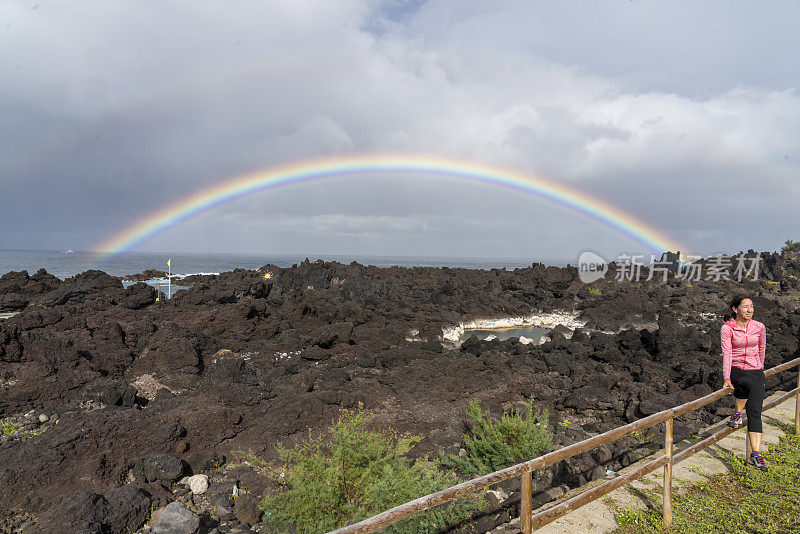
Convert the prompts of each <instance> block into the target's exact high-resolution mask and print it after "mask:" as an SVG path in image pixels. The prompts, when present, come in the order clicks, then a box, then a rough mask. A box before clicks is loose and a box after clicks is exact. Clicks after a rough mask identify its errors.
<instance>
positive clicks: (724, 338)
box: [720, 318, 767, 380]
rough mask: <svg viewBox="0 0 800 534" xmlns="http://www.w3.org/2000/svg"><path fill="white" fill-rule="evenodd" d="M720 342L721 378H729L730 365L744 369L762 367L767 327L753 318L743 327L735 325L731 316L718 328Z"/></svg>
mask: <svg viewBox="0 0 800 534" xmlns="http://www.w3.org/2000/svg"><path fill="white" fill-rule="evenodd" d="M720 341H721V343H722V378H723V379H724V380H730V379H731V366H732V365H733V366H736V367H739V368H740V369H744V370H745V371H752V370H756V369H763V368H764V356H765V354H766V352H767V327H766V326H764V323H759V322H758V321H756V320H755V319H750V320H749V321H748V322H747V326H746V327H745V328H739V327H738V326H736V320H735V319H733V318H731V319H728V320H727V321H725V322H724V323H723V324H722V328H721V329H720Z"/></svg>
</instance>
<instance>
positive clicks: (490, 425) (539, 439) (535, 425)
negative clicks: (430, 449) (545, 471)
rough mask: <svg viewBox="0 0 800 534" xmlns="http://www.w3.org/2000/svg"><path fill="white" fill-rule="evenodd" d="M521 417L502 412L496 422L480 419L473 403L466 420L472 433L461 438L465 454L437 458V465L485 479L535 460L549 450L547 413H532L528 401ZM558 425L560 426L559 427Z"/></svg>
mask: <svg viewBox="0 0 800 534" xmlns="http://www.w3.org/2000/svg"><path fill="white" fill-rule="evenodd" d="M527 404H528V406H527V409H526V413H525V415H524V416H523V415H520V414H518V413H514V412H504V413H503V415H502V416H501V417H500V418H499V419H492V415H491V413H489V411H488V410H487V411H486V414H485V415H484V413H483V411H482V410H481V407H480V405H478V403H477V402H474V401H473V402H471V403H470V404H469V409H468V410H467V416H468V417H469V419H470V421H471V423H472V430H471V431H470V432H469V433H468V434H465V435H464V449H465V450H466V452H467V454H466V455H464V456H463V457H459V456H458V455H455V454H450V455H440V456H439V460H438V462H439V464H440V465H441V466H443V467H445V468H448V469H449V468H452V469H457V470H458V471H459V472H460V473H462V474H463V475H465V476H467V477H474V476H477V475H485V474H487V473H491V472H493V471H497V470H498V469H503V468H504V467H508V466H510V465H514V464H515V463H519V462H521V461H523V460H530V459H531V458H536V457H537V456H539V455H541V454H542V453H544V452H548V451H550V450H551V449H552V448H553V434H552V433H551V432H550V431H549V430H548V428H547V419H548V417H549V413H548V411H547V410H536V411H535V412H534V410H533V399H532V398H531V399H530V400H528V403H527ZM559 424H561V423H559Z"/></svg>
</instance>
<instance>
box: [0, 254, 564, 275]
mask: <svg viewBox="0 0 800 534" xmlns="http://www.w3.org/2000/svg"><path fill="white" fill-rule="evenodd" d="M167 259H171V260H172V261H171V268H172V273H173V274H175V275H190V274H216V273H220V272H225V271H231V270H233V269H237V268H243V269H257V268H260V267H263V266H264V265H267V264H270V265H276V266H278V267H282V268H286V267H291V266H292V265H295V264H300V263H302V262H303V261H305V260H306V259H308V260H309V261H311V262H314V261H317V260H320V259H321V260H323V261H337V262H339V263H350V262H352V261H355V262H357V263H359V264H361V265H372V266H375V267H406V268H412V267H437V268H440V267H448V268H451V269H455V268H463V269H486V270H488V269H502V268H506V269H517V268H525V267H530V266H531V265H532V264H534V263H542V264H544V265H547V266H557V267H566V266H567V265H571V264H575V263H576V259H568V258H546V257H529V258H525V257H508V258H506V257H486V256H464V257H457V256H425V255H418V256H405V255H380V254H318V253H316V254H315V253H305V254H288V253H265V254H261V253H258V254H256V253H231V252H179V253H172V254H170V253H165V252H138V251H137V252H127V253H122V254H116V255H112V256H105V257H100V258H97V255H96V254H95V253H94V252H88V251H80V250H76V251H71V252H69V253H66V252H65V251H61V250H36V249H0V275H2V274H5V273H8V272H11V271H22V270H25V271H27V272H28V274H29V275H32V274H34V273H35V272H36V271H38V270H39V269H41V268H43V269H45V270H46V271H47V272H48V273H50V274H52V275H54V276H56V277H58V278H61V279H65V278H69V277H71V276H75V275H76V274H80V273H82V272H84V271H87V270H90V269H97V270H100V271H104V272H106V273H108V274H110V275H112V276H125V275H131V274H136V273H140V272H142V271H144V270H146V269H156V270H159V271H167Z"/></svg>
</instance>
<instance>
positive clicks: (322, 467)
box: [261, 407, 482, 533]
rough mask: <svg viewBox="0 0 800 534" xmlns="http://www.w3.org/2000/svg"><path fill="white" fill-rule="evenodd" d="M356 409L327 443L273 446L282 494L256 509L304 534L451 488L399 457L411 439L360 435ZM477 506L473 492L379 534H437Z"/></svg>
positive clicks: (450, 479)
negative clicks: (275, 449)
mask: <svg viewBox="0 0 800 534" xmlns="http://www.w3.org/2000/svg"><path fill="white" fill-rule="evenodd" d="M367 422H368V418H367V416H366V415H365V414H364V413H363V411H362V409H361V408H360V407H359V410H357V411H355V412H350V411H345V412H343V413H342V414H341V416H340V418H339V420H338V421H337V422H334V423H333V424H332V425H331V427H330V439H329V440H328V441H326V440H325V439H324V437H323V436H320V437H317V438H314V437H311V436H309V438H308V439H307V440H306V441H304V442H302V443H300V444H298V445H296V446H295V447H294V448H291V449H289V448H286V447H285V446H283V444H281V443H278V444H277V450H278V455H279V457H280V465H278V466H277V467H273V468H272V476H273V478H274V480H276V481H277V482H278V483H279V485H280V486H281V488H282V489H281V490H280V491H277V492H275V493H273V494H271V495H268V496H267V497H266V498H265V499H264V500H263V501H262V503H261V507H262V509H263V510H264V512H265V514H266V515H267V517H268V518H269V520H270V522H271V523H272V524H273V525H275V526H278V527H282V526H284V525H286V524H288V523H294V525H295V526H297V528H298V530H299V531H300V532H303V533H316V532H328V531H330V530H333V529H336V528H338V527H341V526H344V525H346V524H349V523H353V522H357V521H361V520H363V519H366V518H368V517H370V516H373V515H375V514H377V513H379V512H382V511H384V510H387V509H389V508H392V507H394V506H397V505H399V504H403V503H405V502H408V501H411V500H413V499H416V498H418V497H422V496H424V495H427V494H429V493H433V492H436V491H439V490H442V489H445V488H447V487H450V486H452V485H455V484H457V483H458V479H457V478H456V476H455V474H453V473H445V472H442V471H440V470H438V469H437V468H436V466H435V465H434V464H433V463H432V462H429V461H426V460H416V461H411V460H409V459H407V458H405V457H404V456H403V455H404V454H405V453H407V452H408V451H409V450H410V449H411V447H412V446H413V445H414V444H415V443H417V442H418V441H419V440H420V438H419V437H418V436H405V437H400V436H397V435H396V434H389V433H384V432H374V431H370V430H367V429H365V428H364V427H365V425H366V423H367ZM481 503H482V497H481V496H480V494H472V495H469V496H466V497H462V498H461V499H458V500H456V501H454V502H453V503H451V504H449V505H447V506H441V507H438V508H436V509H433V510H429V511H427V512H424V513H421V514H417V515H414V516H412V517H410V518H408V519H405V520H403V521H401V522H399V523H395V524H394V525H392V526H390V527H388V528H386V529H385V530H384V531H383V532H397V533H399V532H408V533H412V532H436V531H437V530H438V529H440V528H441V527H442V526H444V525H446V524H450V523H454V522H458V521H461V520H464V519H467V518H469V517H470V516H471V514H472V512H473V511H475V510H477V509H478V508H479V507H480V504H481Z"/></svg>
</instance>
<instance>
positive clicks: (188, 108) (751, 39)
mask: <svg viewBox="0 0 800 534" xmlns="http://www.w3.org/2000/svg"><path fill="white" fill-rule="evenodd" d="M40 4H41V7H40V8H39V9H36V10H31V8H30V6H29V5H28V4H27V3H24V2H15V3H12V2H6V3H4V4H2V5H1V6H0V21H3V22H4V23H5V28H2V27H0V67H2V69H3V71H4V72H6V73H13V76H5V77H4V78H3V79H2V81H0V94H2V95H4V96H0V106H9V107H13V108H14V109H15V110H18V111H17V115H18V116H17V115H14V120H13V121H8V122H6V123H5V125H3V124H0V140H3V142H4V145H5V146H6V147H13V150H12V149H10V148H9V149H8V150H9V155H10V156H11V157H10V158H6V159H5V161H6V163H5V165H6V169H7V170H6V172H2V171H3V165H4V164H3V163H0V176H4V177H3V178H0V179H2V180H7V181H8V182H12V181H13V182H15V183H16V184H17V185H16V187H17V188H18V189H19V190H20V191H24V190H25V187H24V186H23V185H20V184H24V183H26V182H30V183H34V182H35V181H38V182H45V183H48V181H49V182H50V183H52V184H53V186H52V192H53V195H54V198H53V201H52V204H53V205H54V206H57V204H58V203H57V202H56V201H55V200H56V199H58V200H59V201H61V200H62V199H63V198H64V196H70V195H73V196H74V203H71V206H72V207H73V209H77V210H80V211H81V212H82V213H86V214H87V218H89V219H90V218H91V214H92V213H95V214H96V216H97V217H98V218H102V223H101V225H100V226H102V227H107V228H109V229H114V228H121V227H124V226H126V225H127V224H129V223H130V222H131V221H130V220H128V219H123V218H122V217H121V215H118V216H117V217H118V218H115V215H114V214H115V213H117V214H126V217H129V216H130V215H128V214H130V213H134V214H135V213H141V214H142V215H144V214H145V213H146V212H147V210H148V209H150V208H151V207H153V206H154V205H158V202H157V203H155V204H154V202H153V198H154V197H153V195H152V194H150V193H148V194H147V195H142V197H144V198H146V199H147V201H146V202H144V201H142V199H140V198H137V197H136V195H135V194H131V193H130V188H131V185H130V183H129V181H130V180H138V182H137V183H138V184H139V187H141V188H143V189H147V190H148V191H151V190H152V191H156V192H157V195H156V196H155V198H156V199H158V200H159V202H163V203H169V202H171V201H174V200H177V199H179V198H181V197H182V196H183V195H185V194H187V193H188V192H189V191H193V190H196V189H198V188H202V187H205V186H208V185H210V184H213V183H216V182H218V181H220V180H222V179H224V178H225V177H230V176H234V175H237V174H241V173H245V172H248V171H252V170H254V169H260V168H265V167H268V166H270V165H275V164H279V163H284V162H287V161H293V160H299V159H303V158H308V157H319V156H321V155H333V154H347V153H361V152H371V151H402V152H420V153H424V154H432V155H443V156H451V157H456V158H463V159H467V160H475V161H479V162H485V163H489V164H497V165H500V166H502V167H513V168H517V169H519V170H521V171H523V172H530V173H535V174H543V175H545V176H549V177H551V178H552V179H554V180H556V181H563V182H567V183H569V184H571V185H572V186H574V187H579V188H583V189H585V190H586V191H588V192H590V193H591V194H595V195H598V196H600V197H602V198H604V199H605V200H607V201H608V202H610V203H612V204H616V205H618V206H620V207H621V208H622V209H624V210H628V211H630V212H632V213H634V214H636V215H638V216H639V217H640V218H642V219H645V220H647V221H649V222H650V223H651V224H653V225H654V226H657V227H659V228H663V229H664V231H665V232H666V233H668V234H670V235H672V236H673V237H675V238H676V239H679V240H684V241H686V242H689V243H691V245H692V246H693V247H695V249H696V250H709V251H711V250H713V251H719V250H720V249H721V248H724V247H725V246H726V245H725V243H726V242H727V240H729V239H731V237H730V232H729V231H728V229H727V227H726V226H724V225H723V224H722V222H721V221H724V220H727V219H726V217H727V216H728V214H729V213H730V211H731V209H735V210H748V214H749V217H748V219H747V223H746V224H744V227H743V228H740V229H739V230H738V232H737V236H740V238H741V239H746V240H750V241H752V245H751V246H753V247H755V248H759V247H760V248H771V247H775V246H779V244H780V243H782V242H783V240H784V239H786V238H787V237H791V236H787V235H784V233H785V232H786V231H787V227H786V226H777V225H775V224H772V221H773V220H774V217H775V215H776V214H780V215H782V216H783V217H784V218H785V219H787V220H792V221H795V222H796V215H795V214H796V210H795V209H794V206H795V205H796V203H797V200H798V197H799V196H800V190H798V188H800V185H798V183H797V180H796V176H797V175H798V171H800V163H798V162H799V161H800V146H799V145H800V141H798V139H800V97H798V92H797V91H798V89H797V86H798V83H800V82H799V80H800V75H798V72H799V71H798V68H800V67H798V65H800V58H798V57H797V50H798V37H797V35H796V32H795V31H794V29H792V25H791V24H790V23H789V22H788V21H790V20H792V16H793V14H794V13H795V12H796V11H797V9H798V8H797V4H796V3H790V2H782V3H776V4H773V7H772V9H770V10H768V11H765V10H762V9H760V8H759V9H758V11H757V14H755V13H754V12H753V10H755V9H756V7H751V6H749V5H746V4H742V3H740V4H728V3H724V4H722V3H719V2H717V3H714V2H711V3H708V4H705V3H704V4H702V5H699V4H696V3H669V4H668V5H667V4H653V3H649V4H646V3H643V2H633V3H631V2H619V3H613V4H611V3H610V4H606V5H604V6H603V7H599V6H597V5H594V4H585V3H574V2H570V1H565V2H560V3H546V4H545V3H520V2H493V3H491V4H487V3H485V2H459V3H452V2H444V1H431V2H427V3H424V4H421V5H420V4H419V3H417V2H411V3H403V2H397V3H391V2H381V3H378V4H375V3H371V2H366V1H357V0H347V1H344V0H342V1H335V2H310V1H302V2H285V3H279V4H272V3H271V4H264V3H260V2H239V3H235V4H230V3H227V4H219V3H216V2H193V3H191V5H190V6H188V5H187V4H185V3H179V2H158V3H155V2H114V3H100V4H97V3H89V2H86V3H80V2H79V3H77V4H75V3H72V4H70V5H69V6H66V5H63V4H61V3H58V2H52V3H48V2H44V1H42V2H40ZM376 6H379V9H377V10H376ZM711 15H713V16H711ZM790 30H791V31H790ZM736 59H738V60H739V61H736ZM20 110H21V111H20ZM25 110H31V111H25ZM33 110H35V112H34V111H33ZM26 118H27V119H28V120H27V121H26ZM22 124H24V135H20V132H19V130H20V125H22ZM6 140H7V142H6ZM101 145H102V146H101ZM98 162H102V163H103V164H102V165H101V164H99V163H98ZM131 169H136V176H133V177H131ZM11 171H13V172H11ZM123 176H124V177H125V181H126V185H122V184H121V183H120V181H119V178H118V177H123ZM56 177H57V178H56ZM756 177H757V178H758V179H759V180H761V182H760V183H763V184H765V185H764V186H762V187H758V188H754V187H753V183H754V179H755V178H756ZM115 178H117V181H115ZM63 183H69V184H70V188H69V189H68V190H62V189H60V188H61V187H63V186H62V185H59V184H63ZM81 184H93V186H92V188H91V189H88V188H86V189H81ZM103 184H105V185H103ZM31 187H32V186H31ZM425 187H426V192H425V196H426V198H427V199H428V200H427V201H426V200H425V199H420V198H419V196H418V199H417V201H416V203H414V204H413V205H412V204H411V203H412V202H414V201H413V198H414V194H415V193H416V191H417V190H418V188H419V184H418V183H417V182H414V183H412V182H408V184H407V185H403V184H402V183H398V184H395V185H393V186H391V187H389V188H388V189H386V190H382V189H380V188H373V187H357V188H354V189H352V190H347V193H346V194H345V193H342V194H341V196H337V194H334V196H333V198H336V202H333V203H332V202H330V201H329V199H328V198H325V197H326V195H328V190H326V189H324V188H321V189H320V190H319V192H318V193H316V194H314V193H308V190H306V194H304V195H301V194H292V193H290V192H287V193H285V194H280V195H279V196H280V198H281V200H282V201H283V205H282V206H281V209H282V210H284V211H286V212H291V214H292V215H288V214H287V215H286V217H285V218H284V221H291V224H294V225H297V227H298V228H301V227H305V228H306V229H307V230H308V229H311V230H313V231H315V232H317V233H318V234H319V235H322V234H325V233H327V235H329V236H330V239H331V240H333V241H332V243H333V245H332V246H335V243H336V240H337V239H341V238H342V236H343V235H345V234H346V235H351V236H352V235H360V234H364V235H367V234H368V235H369V239H371V240H372V243H373V245H374V246H377V244H378V243H384V245H385V248H387V249H389V248H391V247H392V246H393V244H397V243H400V244H398V245H397V246H398V247H399V248H398V250H397V253H398V254H402V253H409V254H413V253H415V250H419V249H420V248H426V249H431V250H434V249H435V250H441V251H445V253H446V251H447V250H450V249H448V247H449V246H450V245H449V243H452V242H455V241H456V240H457V239H459V238H457V237H455V234H453V236H448V235H447V233H446V231H445V230H444V229H451V230H449V231H452V232H456V231H457V230H456V229H457V228H458V227H459V226H461V227H462V228H464V227H467V225H468V223H469V221H471V220H473V216H472V213H470V212H467V211H465V207H466V206H470V208H469V209H471V210H475V209H476V208H475V207H474V206H475V205H474V204H473V203H471V201H470V199H474V200H478V201H480V200H482V199H483V198H484V197H485V199H486V200H485V203H484V204H485V207H486V209H487V210H489V211H488V212H487V213H484V214H482V218H481V220H482V222H483V224H485V225H487V226H493V223H491V222H490V221H494V226H496V227H498V228H499V227H514V226H516V225H520V224H521V225H530V224H532V219H530V218H526V217H528V216H526V215H525V214H524V213H523V211H524V210H521V209H517V208H514V209H508V207H507V205H508V204H509V203H515V202H516V200H514V201H511V200H510V196H506V197H502V195H496V194H494V193H492V194H488V193H484V192H483V191H481V190H475V189H474V188H465V189H464V190H463V191H459V192H458V193H453V185H452V184H451V183H447V182H442V183H439V182H432V183H430V184H427V185H426V186H425ZM121 188H128V189H125V191H126V193H125V196H124V197H123V195H122V194H121V193H120V191H121V190H123V189H121ZM31 190H33V189H31ZM36 190H37V191H39V192H40V195H44V194H47V191H48V188H44V189H42V188H41V187H38V188H37V189H36ZM323 191H324V193H323ZM743 192H746V193H747V194H746V195H745V196H743V195H742V193H743ZM276 195H277V193H276ZM508 195H510V194H508ZM448 196H449V197H451V198H455V199H457V201H447V200H442V201H439V202H438V203H437V202H433V201H431V200H429V199H432V198H440V199H444V198H447V197H448ZM99 198H102V199H103V204H104V205H105V206H108V205H109V204H110V205H112V206H113V205H114V204H115V203H119V204H120V205H121V206H124V207H121V208H118V209H114V208H108V207H106V208H104V211H103V212H102V213H100V212H98V211H93V210H95V209H96V208H95V207H94V206H96V205H97V204H98V202H97V200H98V199H99ZM309 199H311V200H309ZM398 199H408V201H407V202H406V201H405V200H404V202H406V203H405V204H404V203H403V202H400V203H398ZM37 201H41V199H38V200H37V199H36V198H34V197H31V198H26V199H24V200H23V202H28V203H33V202H37ZM325 201H328V203H327V204H326V202H325ZM6 202H10V200H6ZM14 203H15V204H19V202H17V201H15V202H14ZM140 203H141V204H140ZM541 204H542V203H541V201H538V202H537V201H535V200H532V201H530V210H531V211H537V212H538V211H547V212H548V213H550V214H552V217H553V220H544V221H542V220H541V219H538V220H537V224H539V225H541V228H542V232H543V234H544V235H547V234H548V232H549V233H550V235H553V236H556V235H558V236H562V238H563V234H564V232H566V234H567V235H570V236H575V235H577V236H584V238H583V239H581V238H580V237H577V238H574V237H573V238H569V239H567V241H568V242H564V243H562V244H561V245H560V247H561V248H558V246H556V245H552V246H551V245H548V247H551V248H552V251H553V252H548V253H549V254H555V255H558V251H559V250H561V251H563V255H569V254H572V253H573V252H574V251H575V250H577V249H580V248H581V246H582V243H581V242H582V241H583V242H589V241H591V242H595V241H596V240H597V235H596V234H595V233H593V232H594V230H588V229H587V225H586V224H585V219H584V218H582V217H581V216H574V217H569V218H565V217H564V216H563V212H562V211H561V209H560V208H558V209H550V208H548V209H544V210H543V208H542V206H541ZM132 205H135V206H136V207H135V208H133V209H132ZM515 205H516V204H515ZM259 206H260V204H258V203H255V202H251V203H248V202H242V203H235V204H231V205H228V206H227V207H226V208H225V210H229V211H228V212H230V213H233V214H237V213H238V214H240V215H241V216H242V217H243V218H244V219H252V220H255V219H256V218H257V217H260V216H262V214H263V212H260V211H259V209H260V208H259ZM3 207H4V206H3V200H0V208H3ZM9 209H10V207H9ZM53 209H56V210H57V207H54V208H53ZM220 209H222V208H220ZM403 209H405V210H406V212H405V213H406V215H403V212H402V210H403ZM14 212H15V213H18V212H19V210H16V211H14ZM226 213H227V212H226ZM376 213H377V214H378V215H376ZM411 213H413V215H410V214H411ZM380 214H385V215H380ZM557 214H561V215H560V216H561V219H556V218H555V217H556V215H557ZM17 216H18V217H23V218H24V217H25V215H24V213H23V214H19V215H17ZM1 217H2V215H0V218H1ZM381 217H385V218H381ZM436 217H445V218H450V219H449V220H450V222H448V223H447V224H445V223H441V221H440V223H441V224H437V223H435V222H431V221H435V220H436ZM65 220H66V217H65ZM421 220H425V221H428V222H427V223H425V224H428V226H427V229H428V231H427V232H425V233H424V238H425V239H427V240H428V241H429V242H427V243H425V244H415V243H418V242H419V240H416V241H415V240H414V236H415V235H416V234H415V233H416V232H419V231H420V228H419V227H418V226H415V225H416V224H423V223H421V222H419V221H421ZM455 221H461V222H462V224H461V225H459V224H458V223H456V222H455ZM2 222H3V221H2V219H0V223H2ZM27 222H28V223H29V224H30V225H32V226H35V225H36V221H35V220H34V219H31V220H30V221H27ZM72 224H73V223H72V222H70V225H72ZM285 224H289V223H288V222H286V223H285ZM96 227H97V224H95V225H92V231H93V232H95V233H96ZM73 228H74V231H75V233H76V235H77V234H80V233H81V231H82V229H81V227H80V225H78V224H77V223H75V225H74V226H73ZM286 228H288V226H287V227H286ZM434 228H441V229H442V231H441V232H438V231H432V229H434ZM790 228H791V226H790ZM342 229H345V230H344V231H342ZM110 231H111V230H110ZM309 231H310V230H309ZM41 232H42V235H46V232H47V230H46V229H42V230H41ZM179 234H180V232H176V233H174V234H170V233H167V234H165V235H164V236H162V237H160V238H159V241H158V243H163V244H165V246H166V245H168V244H169V239H170V235H174V236H176V237H175V239H176V240H177V239H178V238H177V236H178V235H179ZM223 234H224V232H222V230H220V232H219V235H220V236H222V235H223ZM400 234H403V235H404V236H405V237H404V238H403V239H400V238H399V236H400ZM92 235H94V234H92ZM795 237H797V236H795ZM92 239H94V238H92ZM219 239H221V240H222V241H221V242H220V246H222V244H224V238H223V237H219ZM275 239H278V240H280V239H281V237H280V236H275ZM495 239H496V241H497V243H498V245H497V246H498V250H501V249H502V250H506V251H508V250H511V249H512V248H513V239H514V237H513V236H507V235H495ZM381 240H383V241H381ZM181 243H182V244H183V245H185V246H187V247H191V246H192V237H191V235H188V236H183V237H182V238H181ZM93 244H94V243H93V242H92V243H86V244H84V247H89V246H91V245H93ZM605 244H606V246H607V247H617V249H616V250H614V249H611V250H608V249H607V250H601V252H604V253H606V254H610V255H614V254H616V253H617V252H618V251H619V250H620V249H625V250H631V245H632V244H631V241H630V240H629V239H628V238H625V237H624V236H620V235H609V236H608V237H607V239H606V240H605ZM197 245H198V246H199V245H200V242H199V241H198V242H197ZM202 245H203V246H206V245H207V240H206V241H204V242H203V243H202ZM243 246H245V245H243ZM343 246H344V245H343ZM382 246H383V245H382ZM400 247H406V248H400ZM414 247H419V248H414ZM73 248H74V247H73ZM144 248H147V246H146V245H145V246H144ZM278 248H283V249H284V250H285V249H286V248H287V247H286V246H283V244H281V246H280V247H278ZM453 250H455V249H453ZM459 250H461V249H460V248H459ZM548 250H550V248H549V249H548Z"/></svg>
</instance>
